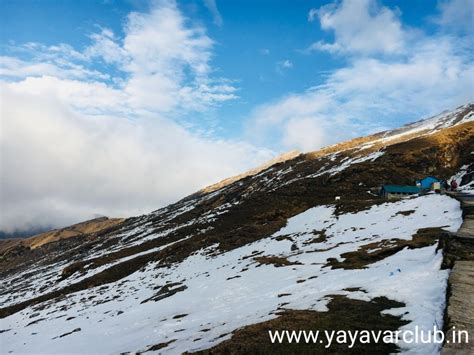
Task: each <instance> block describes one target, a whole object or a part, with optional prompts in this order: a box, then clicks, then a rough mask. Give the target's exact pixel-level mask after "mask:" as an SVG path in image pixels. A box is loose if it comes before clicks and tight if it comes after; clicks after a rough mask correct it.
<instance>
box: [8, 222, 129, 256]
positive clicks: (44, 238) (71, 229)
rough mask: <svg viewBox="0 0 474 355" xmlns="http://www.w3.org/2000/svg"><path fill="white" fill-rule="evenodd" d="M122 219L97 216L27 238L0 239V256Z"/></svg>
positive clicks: (22, 250)
mask: <svg viewBox="0 0 474 355" xmlns="http://www.w3.org/2000/svg"><path fill="white" fill-rule="evenodd" d="M122 221H123V219H121V218H107V217H98V218H94V219H91V220H88V221H84V222H80V223H76V224H73V225H71V226H68V227H65V228H60V229H53V230H51V231H48V232H44V233H40V234H37V235H34V236H31V237H28V238H23V239H4V240H0V256H2V257H3V258H4V259H6V258H9V255H10V254H13V255H15V256H16V255H17V254H20V253H22V252H25V251H28V250H32V249H36V248H39V247H42V246H44V245H46V244H48V243H52V242H57V241H60V240H63V239H68V238H73V237H83V236H85V235H90V234H94V233H98V232H100V231H103V230H104V229H108V228H111V227H113V226H115V225H116V224H118V223H120V222H122Z"/></svg>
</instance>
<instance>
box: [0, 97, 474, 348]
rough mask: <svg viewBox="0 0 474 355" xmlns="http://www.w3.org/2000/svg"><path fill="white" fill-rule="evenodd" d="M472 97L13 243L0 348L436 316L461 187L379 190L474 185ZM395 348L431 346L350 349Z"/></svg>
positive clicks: (255, 343)
mask: <svg viewBox="0 0 474 355" xmlns="http://www.w3.org/2000/svg"><path fill="white" fill-rule="evenodd" d="M473 112H474V105H473V104H469V105H465V106H462V107H460V108H458V109H456V110H454V111H451V112H445V113H443V114H441V115H438V116H435V117H432V118H429V119H426V120H423V121H419V122H415V123H412V124H409V125H406V126H403V127H401V128H400V129H396V130H391V131H386V132H381V133H377V134H374V135H371V136H367V137H361V138H357V139H354V140H351V141H347V142H342V143H339V144H336V145H333V146H330V147H326V148H324V149H321V150H319V151H315V152H310V153H305V154H299V153H292V154H290V155H289V156H285V157H283V158H281V159H279V160H278V161H276V162H272V163H271V164H267V165H264V166H263V167H261V168H258V169H255V170H253V171H250V172H248V173H245V174H242V175H240V176H237V177H234V178H230V179H227V180H224V181H223V182H221V183H219V184H216V185H213V186H211V187H208V188H205V189H203V190H201V191H198V192H197V193H195V194H193V195H190V196H188V197H187V198H184V199H182V200H180V201H178V202H176V203H174V204H171V205H169V206H167V207H165V208H162V209H159V210H157V211H154V212H152V213H150V214H147V215H143V216H139V217H133V218H128V219H125V220H123V221H120V222H119V223H117V224H114V225H113V226H110V227H108V228H105V229H103V230H100V231H93V232H92V233H89V232H87V233H84V234H80V235H78V236H77V237H73V238H67V239H61V238H59V239H60V240H55V241H51V242H50V243H48V244H44V245H34V244H31V245H22V246H18V247H17V248H12V249H9V250H8V251H7V252H5V253H3V254H0V281H1V284H2V287H3V289H2V291H1V292H0V303H1V304H2V308H1V309H0V317H1V318H3V319H2V321H1V327H2V329H0V332H1V336H2V343H3V345H2V346H3V347H2V351H3V352H6V353H7V352H9V351H13V352H22V353H25V352H41V353H52V352H57V353H68V352H83V353H91V352H94V353H141V352H149V353H167V354H177V353H183V352H198V353H203V354H220V353H225V354H244V353H247V354H248V353H261V354H271V353H280V354H285V353H298V354H300V353H314V352H317V351H319V352H321V353H323V352H324V351H325V349H324V347H323V345H324V344H323V345H321V344H319V343H318V344H311V346H310V345H305V344H300V345H297V344H288V343H287V344H272V343H271V342H270V339H269V336H268V330H269V329H289V330H291V329H296V330H301V329H306V330H312V329H328V330H330V329H341V328H342V329H368V330H377V329H378V330H381V329H383V330H387V329H388V330H396V329H400V328H401V327H403V329H414V327H415V326H417V327H421V328H422V329H426V330H427V331H428V330H432V329H433V328H432V326H433V325H434V324H437V325H439V326H440V327H442V324H443V313H444V307H445V296H446V284H447V277H448V274H449V271H448V270H441V269H440V265H441V263H442V259H443V255H442V252H441V251H440V250H439V248H438V241H439V240H440V238H441V239H442V238H446V237H447V236H449V233H450V232H455V231H456V230H457V229H458V228H459V226H460V225H461V223H462V214H461V210H460V207H459V202H458V201H457V200H455V199H453V198H451V197H449V196H447V195H444V194H435V193H432V192H430V193H423V194H421V195H414V196H407V198H406V199H401V200H385V199H383V198H381V197H379V196H378V195H377V192H378V189H379V188H380V186H381V185H382V184H406V185H413V184H414V181H415V180H416V179H419V178H422V177H424V176H427V175H434V176H437V177H440V178H444V179H451V178H452V177H455V178H456V179H457V180H458V181H459V182H460V183H462V184H463V186H461V189H464V190H465V191H466V192H469V191H472V190H470V189H471V187H472V181H471V180H472V173H473V171H474V164H473V160H474V159H473V152H474V122H473V119H474V113H473ZM470 179H471V180H470ZM331 350H334V351H339V352H341V353H342V352H344V351H345V350H347V348H344V347H338V346H336V347H335V348H331ZM400 350H402V351H411V352H413V353H435V352H436V351H438V350H439V349H438V345H436V344H421V343H419V344H415V343H411V344H408V343H400V344H398V346H397V345H394V344H379V345H374V344H361V343H357V344H356V345H355V347H354V348H353V349H352V351H353V352H354V353H367V352H369V351H370V352H375V353H393V352H396V351H400Z"/></svg>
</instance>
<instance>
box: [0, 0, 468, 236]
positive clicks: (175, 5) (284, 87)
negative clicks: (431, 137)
mask: <svg viewBox="0 0 474 355" xmlns="http://www.w3.org/2000/svg"><path fill="white" fill-rule="evenodd" d="M473 8H474V0H451V1H449V0H441V1H438V2H436V1H425V0H406V1H382V0H352V1H350V0H345V1H335V2H331V1H316V0H313V1H290V0H289V1H286V2H285V1H276V0H275V1H263V0H262V1H257V0H252V1H250V0H238V1H237V0H225V1H219V0H217V1H216V0H190V1H178V2H175V1H173V0H157V1H145V0H123V1H118V0H103V1H99V0H97V1H73V0H70V1H64V0H63V1H60V0H48V1H39V0H25V1H14V0H1V1H0V26H1V33H0V36H1V38H0V39H1V43H0V57H1V59H0V90H1V92H0V94H1V96H0V98H1V103H0V104H1V127H0V149H1V160H0V169H1V171H0V178H1V181H0V182H1V206H0V207H1V221H0V230H1V231H6V232H12V231H15V230H24V229H28V228H31V227H41V226H43V227H44V226H55V227H56V226H63V225H67V224H70V223H74V222H78V221H81V220H84V219H88V218H91V217H93V216H95V215H107V216H130V215H136V214H141V213H145V212H148V211H151V210H155V209H157V208H159V207H162V206H164V205H166V204H168V203H170V202H173V201H176V200H177V199H179V198H181V197H184V196H186V195H187V194H189V193H192V192H194V191H195V190H197V189H199V188H201V187H203V186H205V185H208V184H210V183H213V182H216V181H218V180H220V179H222V178H225V177H227V176H230V175H234V174H237V173H240V172H242V171H244V170H247V169H249V168H251V167H254V166H256V165H258V164H260V163H262V162H264V161H265V160H267V159H269V158H271V157H273V156H275V155H277V154H279V153H282V152H285V151H288V150H291V149H299V150H302V151H309V150H315V149H318V148H320V147H322V146H325V145H328V144H333V143H335V142H337V141H340V140H344V139H349V138H352V137H355V136H360V135H365V134H367V133H372V132H374V131H379V130H383V129H387V128H392V127H397V126H399V125H401V124H403V123H407V122H409V121H413V120H416V119H419V118H422V117H425V116H427V115H431V114H436V113H438V112H439V111H442V110H445V109H450V108H454V107H456V106H458V105H461V104H464V103H467V102H469V101H472V100H473V96H474V65H473V52H472V49H471V48H472V47H473V44H474V43H473V36H474V35H473V27H474V26H473V12H474V11H473Z"/></svg>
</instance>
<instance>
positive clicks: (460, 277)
mask: <svg viewBox="0 0 474 355" xmlns="http://www.w3.org/2000/svg"><path fill="white" fill-rule="evenodd" d="M453 197H455V198H457V199H458V200H459V201H460V202H461V207H462V209H463V219H464V221H463V224H462V226H461V228H460V229H459V231H458V232H457V233H456V234H455V235H454V236H453V238H454V239H455V240H454V243H457V244H458V245H459V246H460V247H461V248H459V247H458V248H459V249H458V250H462V253H458V260H455V261H454V267H453V270H452V272H451V275H450V276H449V291H448V299H447V310H446V316H447V324H446V329H448V330H449V331H448V333H447V340H448V341H449V340H451V339H453V334H452V333H453V332H452V329H453V327H456V330H467V331H468V334H469V343H465V342H463V343H460V344H454V343H452V342H450V343H448V342H446V343H445V344H444V347H443V350H442V352H441V353H442V354H443V355H451V354H474V249H473V246H474V195H467V194H456V195H453Z"/></svg>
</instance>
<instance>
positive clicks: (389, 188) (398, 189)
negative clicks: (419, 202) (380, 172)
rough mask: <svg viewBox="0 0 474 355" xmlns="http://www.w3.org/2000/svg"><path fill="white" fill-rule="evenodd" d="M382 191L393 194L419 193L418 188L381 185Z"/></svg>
mask: <svg viewBox="0 0 474 355" xmlns="http://www.w3.org/2000/svg"><path fill="white" fill-rule="evenodd" d="M382 189H383V190H385V192H389V193H395V194H417V193H419V192H420V188H419V187H417V186H402V185H383V186H382Z"/></svg>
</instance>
